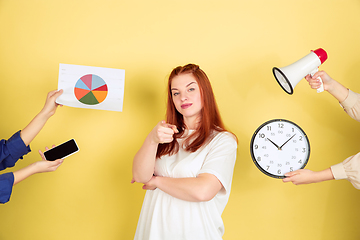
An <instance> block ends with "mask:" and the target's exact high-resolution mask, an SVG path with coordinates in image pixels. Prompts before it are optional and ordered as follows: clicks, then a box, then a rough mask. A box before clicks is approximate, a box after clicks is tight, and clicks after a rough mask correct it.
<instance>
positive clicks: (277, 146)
mask: <svg viewBox="0 0 360 240" xmlns="http://www.w3.org/2000/svg"><path fill="white" fill-rule="evenodd" d="M266 139H267V140H269V141H270V142H271V143H272V144H274V145H275V147H277V149H278V150H281V148H279V146H278V145H277V144H276V143H274V142H273V141H271V140H270V139H269V138H266Z"/></svg>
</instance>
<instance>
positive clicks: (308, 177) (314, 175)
mask: <svg viewBox="0 0 360 240" xmlns="http://www.w3.org/2000/svg"><path fill="white" fill-rule="evenodd" d="M332 179H334V176H333V174H332V172H331V169H330V168H327V169H325V170H322V171H319V172H315V171H311V170H309V169H299V170H296V171H293V172H289V173H285V178H284V179H283V182H284V183H287V182H292V183H293V184H295V185H301V184H309V183H318V182H322V181H326V180H332Z"/></svg>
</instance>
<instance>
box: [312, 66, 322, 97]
mask: <svg viewBox="0 0 360 240" xmlns="http://www.w3.org/2000/svg"><path fill="white" fill-rule="evenodd" d="M318 71H319V69H318V68H316V69H314V70H313V71H312V72H311V73H310V75H311V76H312V77H313V76H314V74H315V73H317V72H318ZM317 79H319V81H320V87H319V88H317V89H316V92H317V93H321V92H323V91H324V83H323V81H322V79H321V77H317Z"/></svg>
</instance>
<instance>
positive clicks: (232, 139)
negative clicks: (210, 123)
mask: <svg viewBox="0 0 360 240" xmlns="http://www.w3.org/2000/svg"><path fill="white" fill-rule="evenodd" d="M211 142H213V143H218V142H221V143H224V144H225V143H227V144H231V145H234V146H236V147H237V138H236V135H235V134H233V133H231V132H228V131H214V133H213V138H212V140H211Z"/></svg>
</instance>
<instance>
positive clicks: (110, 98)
mask: <svg viewBox="0 0 360 240" xmlns="http://www.w3.org/2000/svg"><path fill="white" fill-rule="evenodd" d="M124 85H125V70H123V69H115V68H101V67H90V66H80V65H71V64H62V63H60V66H59V81H58V89H63V90H64V92H63V94H61V96H60V97H58V98H57V99H56V102H57V103H58V104H62V105H65V106H69V107H79V108H90V109H100V110H109V111H118V112H121V111H122V107H123V99H124Z"/></svg>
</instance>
